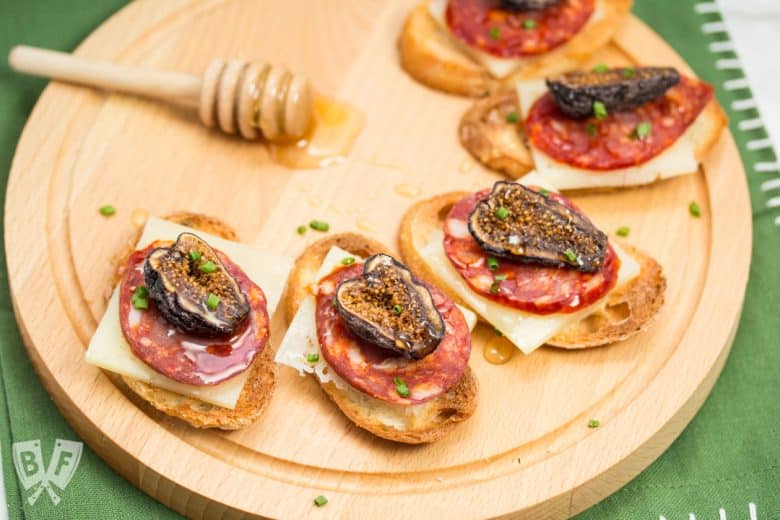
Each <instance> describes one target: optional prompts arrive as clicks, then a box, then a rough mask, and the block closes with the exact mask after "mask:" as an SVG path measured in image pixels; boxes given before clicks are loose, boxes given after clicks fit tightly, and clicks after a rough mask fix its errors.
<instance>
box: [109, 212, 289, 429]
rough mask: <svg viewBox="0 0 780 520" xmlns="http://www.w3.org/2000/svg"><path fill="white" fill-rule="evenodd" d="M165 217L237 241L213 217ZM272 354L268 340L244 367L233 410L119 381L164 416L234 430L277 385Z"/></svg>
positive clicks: (255, 413)
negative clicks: (244, 379)
mask: <svg viewBox="0 0 780 520" xmlns="http://www.w3.org/2000/svg"><path fill="white" fill-rule="evenodd" d="M165 219H166V220H170V221H171V222H176V223H177V224H181V225H183V226H188V227H191V228H193V229H195V230H198V231H203V232H205V233H210V234H212V235H216V236H218V237H221V238H224V239H226V240H236V238H237V237H236V233H235V231H233V229H232V228H231V227H230V226H228V225H227V224H225V223H224V222H222V221H220V220H218V219H216V218H213V217H208V216H205V215H199V214H197V213H175V214H173V215H169V216H167V217H165ZM139 236H140V235H139ZM137 240H138V237H136V240H135V241H133V243H132V245H129V247H128V250H127V251H126V252H125V254H124V255H123V256H122V258H121V261H120V262H119V269H118V277H117V282H118V281H119V279H120V278H121V276H122V271H123V270H124V265H125V262H126V260H127V256H128V255H129V254H130V253H131V252H132V251H133V249H134V248H135V244H136V242H137ZM274 355H275V349H274V348H273V347H272V345H271V343H270V341H269V342H268V343H267V344H266V345H265V348H263V351H262V352H261V353H260V355H259V356H257V357H256V358H255V360H254V361H253V362H252V365H251V366H250V367H249V368H248V369H247V370H250V374H249V377H248V378H247V380H246V384H245V385H244V388H243V390H241V395H240V396H239V398H238V402H237V403H236V408H235V409H234V410H231V409H229V408H223V407H221V406H217V405H214V404H210V403H206V402H204V401H201V400H200V399H195V398H194V397H188V396H183V395H179V394H177V393H175V392H171V391H169V390H164V389H162V388H157V387H154V386H152V385H150V384H147V383H144V382H143V381H139V380H137V379H133V378H130V377H127V376H122V381H124V383H125V385H126V386H127V388H128V389H129V390H130V391H132V392H134V393H135V394H136V396H138V397H140V398H141V400H143V401H145V402H146V403H148V404H149V405H151V406H152V407H154V408H156V409H157V410H159V411H161V412H163V413H165V414H167V415H170V416H172V417H177V418H179V419H181V420H183V421H185V422H187V423H189V424H190V425H192V426H194V427H196V428H219V429H222V430H237V429H239V428H243V427H244V426H247V425H249V424H251V423H253V422H254V421H255V420H257V418H258V417H260V415H261V414H262V413H263V411H264V410H265V408H266V406H267V405H268V403H269V402H270V400H271V395H272V394H273V390H274V386H275V385H276V365H275V363H274V362H273V359H274Z"/></svg>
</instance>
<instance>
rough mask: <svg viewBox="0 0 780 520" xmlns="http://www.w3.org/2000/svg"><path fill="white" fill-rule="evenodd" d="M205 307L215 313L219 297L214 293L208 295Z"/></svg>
mask: <svg viewBox="0 0 780 520" xmlns="http://www.w3.org/2000/svg"><path fill="white" fill-rule="evenodd" d="M206 307H208V308H209V309H210V310H212V311H215V310H217V307H219V297H218V296H217V295H216V294H214V293H209V297H208V298H206Z"/></svg>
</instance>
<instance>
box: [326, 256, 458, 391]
mask: <svg viewBox="0 0 780 520" xmlns="http://www.w3.org/2000/svg"><path fill="white" fill-rule="evenodd" d="M362 272H363V265H362V264H354V265H351V266H349V267H342V268H339V269H337V270H335V271H333V272H332V273H331V274H329V275H328V276H326V277H324V278H323V279H322V280H320V282H319V283H318V284H317V286H316V322H317V339H318V340H319V344H320V351H321V352H322V355H323V357H324V358H325V361H327V363H328V365H329V366H330V367H331V368H332V369H333V370H334V371H335V372H336V373H337V374H338V375H339V376H341V377H342V378H343V379H345V380H346V381H347V382H348V383H349V384H350V385H352V386H353V387H354V388H356V389H357V390H359V391H361V392H363V393H365V394H368V395H369V396H371V397H373V398H375V399H380V400H382V401H386V402H390V403H396V404H404V405H408V404H418V403H422V402H425V401H428V400H430V399H433V398H435V397H437V396H439V395H441V394H443V393H444V392H446V391H447V390H449V389H450V387H452V386H453V385H454V384H455V383H457V382H458V381H459V380H460V378H461V377H462V376H463V372H464V370H465V369H466V365H467V364H468V360H469V355H470V354H471V336H470V333H469V328H468V325H467V324H466V320H465V318H464V317H463V314H462V313H461V312H460V310H459V309H458V308H457V307H456V306H455V304H454V303H453V302H452V300H450V299H449V298H448V297H446V296H445V295H444V294H443V293H442V292H441V291H439V290H438V289H436V288H435V287H431V286H428V290H429V291H430V292H431V295H432V296H433V300H434V305H435V306H436V309H437V310H438V311H439V313H440V314H441V317H442V318H443V319H444V323H445V328H446V331H445V335H444V339H443V340H442V341H441V343H439V346H438V347H437V348H436V350H434V351H433V352H432V353H431V354H429V355H427V356H425V357H424V358H422V359H419V360H411V359H407V358H405V357H403V356H399V355H397V354H394V353H393V352H390V351H389V350H385V349H382V348H379V347H376V346H374V345H372V344H370V343H368V342H366V341H364V340H362V339H360V338H358V337H357V336H356V335H354V334H353V333H352V332H351V331H350V330H349V329H348V328H347V326H346V324H345V322H344V320H343V318H342V317H341V316H340V315H339V313H338V310H337V309H336V307H335V305H334V304H333V297H334V295H335V292H336V287H338V285H339V283H341V282H342V281H343V280H347V279H351V278H357V277H359V276H361V275H362ZM395 378H398V379H400V380H401V381H403V382H404V383H406V385H407V387H408V388H409V397H407V398H404V397H401V396H400V395H399V394H398V391H397V390H396V386H395V383H394V381H393V380H394V379H395Z"/></svg>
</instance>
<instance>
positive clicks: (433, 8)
mask: <svg viewBox="0 0 780 520" xmlns="http://www.w3.org/2000/svg"><path fill="white" fill-rule="evenodd" d="M447 1H448V0H431V1H430V2H429V3H428V12H429V13H430V15H431V17H432V18H433V19H434V20H435V21H436V23H437V24H438V25H439V26H440V27H441V28H442V30H443V31H444V32H445V33H446V34H447V35H448V36H449V39H450V41H452V43H453V44H455V45H457V46H458V47H459V48H460V49H461V50H462V51H463V52H465V53H466V54H468V55H469V56H470V57H471V58H472V59H473V60H474V61H476V62H477V63H479V64H480V65H482V66H483V67H485V69H486V70H487V71H488V72H489V73H490V75H491V76H493V77H494V78H505V77H507V76H509V75H510V74H512V73H513V72H515V71H516V70H517V69H519V68H520V67H522V66H523V65H525V64H527V63H528V62H530V61H533V60H534V59H536V57H534V56H531V57H527V58H499V57H498V56H494V55H492V54H490V53H487V52H484V51H482V50H480V49H476V48H474V47H471V46H470V45H468V44H467V43H465V42H463V41H461V40H460V38H458V37H457V36H455V35H454V34H452V31H450V26H449V25H448V24H447V18H446V16H447ZM603 16H604V10H603V8H602V6H601V3H600V2H599V3H597V4H596V10H595V11H594V12H593V15H591V17H590V20H588V22H587V24H592V23H596V22H598V21H599V20H600V19H601V18H603ZM587 24H586V25H587Z"/></svg>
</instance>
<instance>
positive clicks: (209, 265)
mask: <svg viewBox="0 0 780 520" xmlns="http://www.w3.org/2000/svg"><path fill="white" fill-rule="evenodd" d="M198 269H200V272H201V273H206V274H209V273H213V272H214V271H216V270H217V264H215V263H214V262H212V261H211V260H208V261H206V262H203V263H202V264H200V267H199V268H198Z"/></svg>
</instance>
